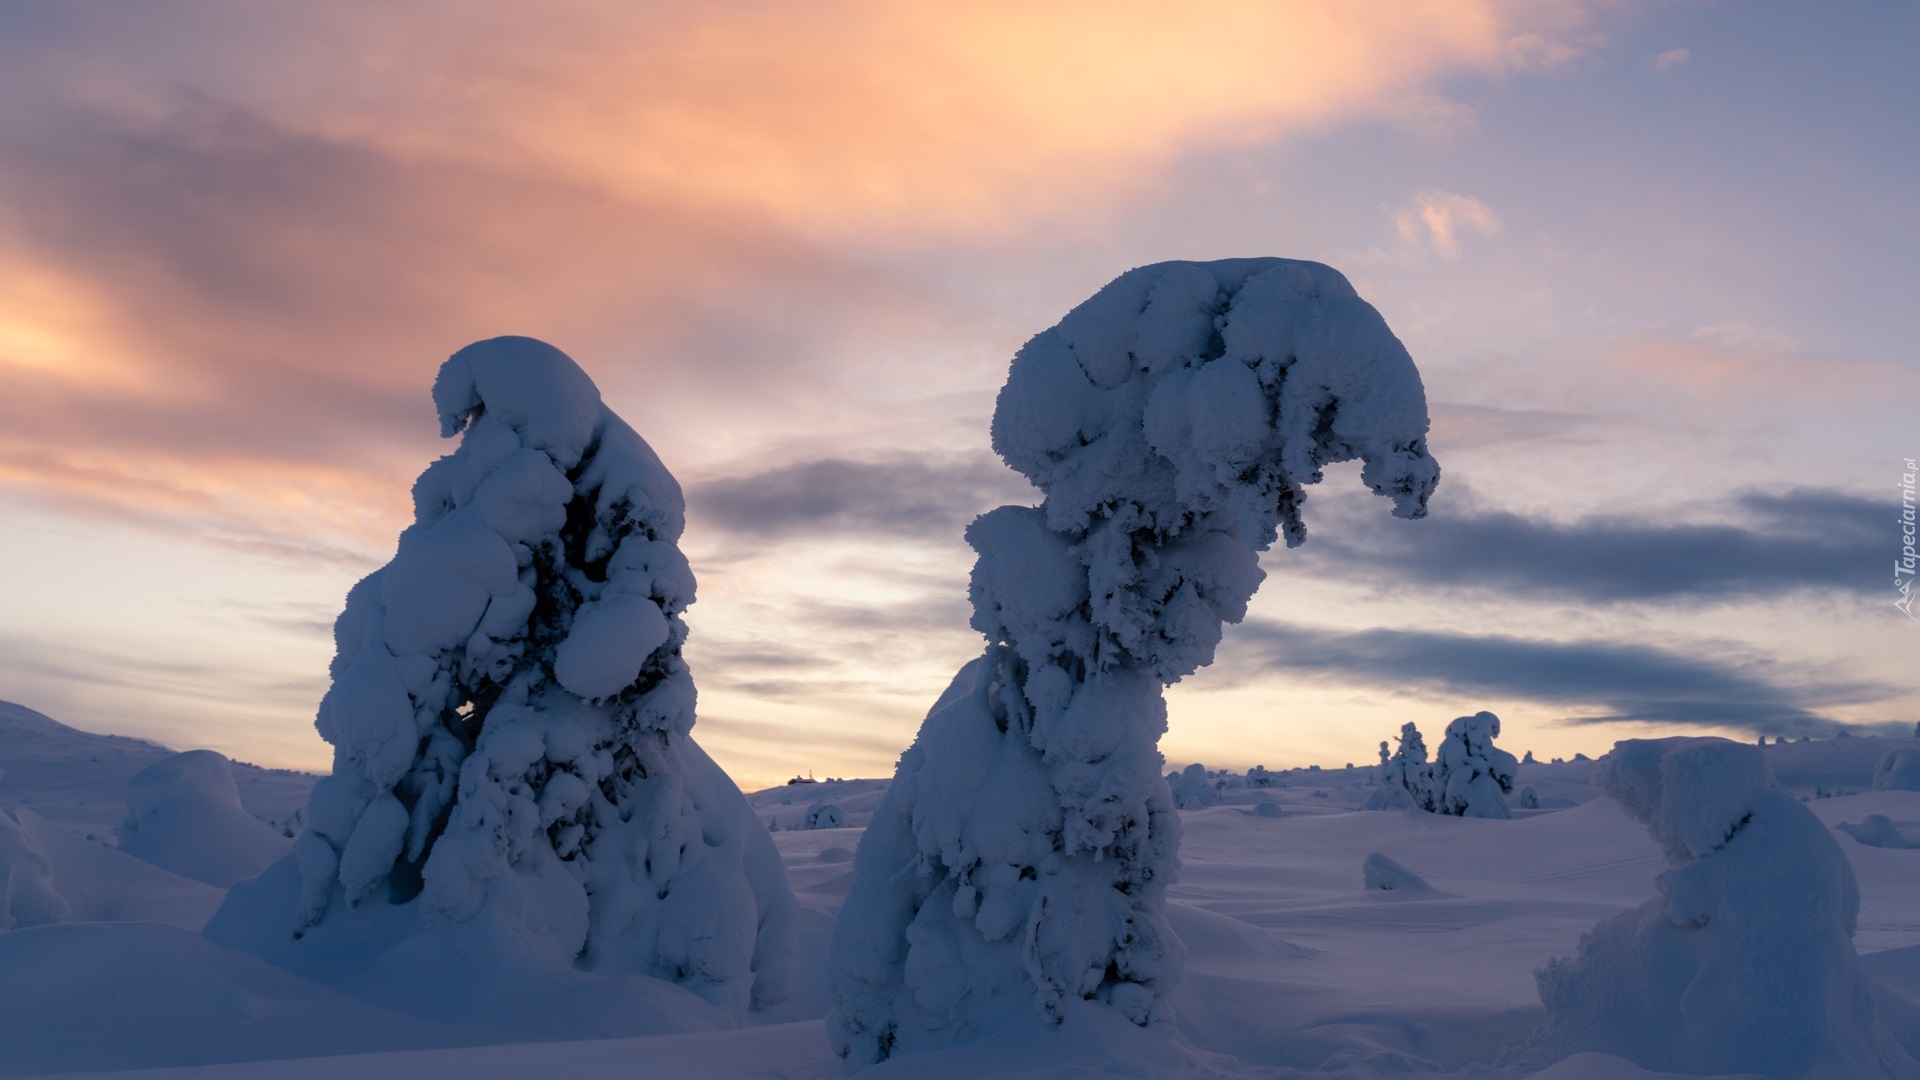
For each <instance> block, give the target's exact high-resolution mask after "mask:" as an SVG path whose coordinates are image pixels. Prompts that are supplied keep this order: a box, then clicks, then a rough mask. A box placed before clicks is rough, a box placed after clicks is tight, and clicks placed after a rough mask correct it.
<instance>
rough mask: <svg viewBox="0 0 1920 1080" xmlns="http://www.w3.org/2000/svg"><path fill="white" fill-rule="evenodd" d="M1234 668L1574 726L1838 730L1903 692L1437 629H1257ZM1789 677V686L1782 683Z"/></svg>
mask: <svg viewBox="0 0 1920 1080" xmlns="http://www.w3.org/2000/svg"><path fill="white" fill-rule="evenodd" d="M1228 641H1229V644H1228V646H1227V648H1228V649H1229V650H1231V651H1232V652H1233V654H1234V660H1233V663H1234V664H1235V665H1241V664H1253V665H1258V666H1262V667H1264V668H1265V669H1266V670H1269V671H1276V672H1287V673H1289V674H1295V675H1299V676H1304V677H1309V678H1314V679H1323V680H1329V681H1334V682H1341V683H1349V684H1353V685H1360V686H1367V687H1373V688H1380V687H1392V688H1399V689H1416V688H1426V689H1433V690H1441V691H1446V692H1449V693H1454V694H1463V695H1470V696H1478V697H1484V698H1486V699H1490V700H1493V699H1498V700H1508V701H1511V700H1521V701H1528V702H1534V703H1538V704H1539V705H1541V706H1544V707H1546V708H1549V709H1552V710H1555V711H1558V712H1559V713H1560V715H1559V717H1558V718H1559V719H1560V720H1561V722H1565V723H1580V724H1598V723H1620V722H1638V723H1647V724H1660V725H1665V726H1668V727H1688V726H1696V727H1735V728H1741V729H1744V730H1747V731H1753V732H1760V733H1765V734H1787V733H1793V734H1803V733H1807V732H1812V731H1818V732H1822V733H1826V732H1830V731H1832V730H1833V728H1834V723H1833V721H1832V720H1830V719H1829V718H1828V717H1826V716H1825V715H1824V714H1823V713H1822V712H1821V710H1822V709H1823V708H1829V707H1832V706H1836V705H1846V704H1855V703H1859V702H1864V701H1878V700H1882V699H1885V698H1889V697H1892V696H1894V695H1895V694H1896V693H1898V691H1897V690H1895V689H1893V688H1889V687H1884V686H1880V685H1877V684H1873V683H1865V682H1832V681H1828V680H1824V679H1821V678H1819V677H1817V676H1813V675H1803V676H1802V677H1800V678H1798V679H1794V678H1792V676H1791V674H1790V673H1789V672H1786V671H1783V669H1782V665H1779V664H1777V663H1772V662H1770V661H1769V660H1767V659H1766V658H1758V657H1745V658H1723V657H1720V656H1717V655H1715V651H1714V650H1711V649H1709V648H1706V647H1704V646H1703V647H1699V648H1694V649H1689V650H1687V651H1681V650H1679V649H1677V648H1661V647H1657V646H1652V645H1644V644H1629V643H1625V642H1617V641H1541V640H1530V639H1521V638H1512V637H1501V636H1494V635H1473V634H1461V633H1446V632H1438V631H1414V630H1366V631H1359V632H1343V631H1336V630H1327V629H1321V628H1314V627H1307V626H1301V625H1297V624H1291V623H1282V622H1276V621H1271V620H1255V621H1250V622H1249V623H1248V624H1247V625H1246V626H1244V627H1242V628H1240V629H1238V630H1236V631H1235V632H1234V634H1233V635H1230V636H1229V639H1228ZM1782 675H1787V676H1788V678H1782V677H1781V676H1782Z"/></svg>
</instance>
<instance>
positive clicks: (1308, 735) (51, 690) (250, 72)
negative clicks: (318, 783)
mask: <svg viewBox="0 0 1920 1080" xmlns="http://www.w3.org/2000/svg"><path fill="white" fill-rule="evenodd" d="M1171 11H1172V9H1170V8H1168V7H1167V6H1166V5H1165V4H1146V3H1112V2H1108V3H1100V4H1092V3H1081V2H1063V3H1048V4H1032V3H1020V4H1014V3H1000V2H998V0H994V2H988V3H982V4H975V5H967V6H964V7H958V8H956V7H954V6H953V5H948V4H931V3H916V2H906V3H899V2H886V3H882V2H877V0H826V2H820V3H804V4H803V3H794V2H774V0H768V2H752V3H744V4H737V5H725V6H714V5H702V4H694V3H687V2H680V0H669V2H666V3H659V4H646V5H639V4H624V3H607V2H595V0H567V2H565V3H559V4H549V5H542V6H541V7H540V8H539V10H538V12H537V14H536V13H534V12H533V11H532V9H528V8H524V7H519V6H514V5H495V6H494V7H493V8H491V9H489V8H486V7H483V6H480V5H474V4H465V3H462V4H454V3H450V2H445V0H426V2H401V3H379V4H375V3H342V4H329V5H319V6H307V7H301V8H288V7H283V6H261V5H251V4H241V3H233V2H226V3H221V2H204V3H195V2H187V3H180V4H170V5H166V6H165V8H164V9H162V8H157V7H145V6H114V5H92V4H63V5H10V6H6V7H3V8H0V515H3V517H0V521H4V523H5V528H4V529H0V566H4V567H5V570H4V571H0V699H6V700H12V701H17V702H19V703H21V704H25V705H28V706H30V707H33V708H36V709H39V710H41V711H43V712H46V713H48V714H50V715H52V716H54V717H55V718H57V719H60V720H63V721H65V722H67V723H70V724H73V725H75V726H78V727H83V728H88V729H90V730H96V731H111V732H117V733H125V734H131V735H138V736H143V737H147V738H152V739H155V740H157V741H160V742H164V743H166V744H168V745H171V746H175V747H180V748H186V747H190V746H207V747H211V748H214V749H217V750H220V751H222V752H225V753H227V754H230V755H233V756H235V757H238V758H242V759H246V760H250V761H254V762H257V763H260V764H266V765H285V766H294V767H301V768H312V769H324V768H325V767H326V765H327V762H328V760H329V757H328V748H327V747H326V746H325V744H323V743H322V742H321V741H320V740H319V738H318V736H317V735H316V734H315V733H314V731H313V727H312V718H313V710H314V706H315V705H316V703H317V702H318V700H319V697H320V695H321V693H323V692H324V690H325V687H326V683H325V671H326V663H327V660H328V658H329V656H330V655H331V652H332V645H331V641H330V637H329V632H330V631H329V627H330V624H331V621H332V618H333V616H334V615H335V614H336V613H337V612H338V609H339V606H340V604H341V602H342V600H343V598H344V596H345V594H346V590H347V588H348V587H349V586H350V585H351V584H352V583H353V582H354V581H355V580H357V579H358V578H359V577H360V576H362V575H364V574H365V573H367V572H368V571H369V570H371V569H373V568H374V567H376V566H378V565H380V564H381V563H382V562H384V561H385V560H386V559H387V558H388V557H389V556H390V555H391V553H392V546H393V539H394V536H395V534H396V533H397V532H398V530H399V528H400V527H401V526H402V525H403V524H404V523H405V521H406V520H407V516H408V513H409V504H408V497H407V491H408V487H409V485H410V484H411V482H412V478H413V477H414V476H415V475H417V474H418V472H419V471H420V469H421V468H422V467H424V466H425V464H426V463H427V462H428V461H430V460H431V459H432V457H433V456H434V455H436V454H439V453H443V452H447V451H449V450H451V445H450V444H441V443H440V442H439V440H438V439H436V438H435V434H436V431H437V428H436V424H435V422H434V416H433V410H432V407H431V404H430V402H429V400H428V387H429V385H430V383H431V380H432V376H433V373H434V370H435V369H436V367H437V366H438V364H439V362H440V361H441V360H442V359H444V358H445V357H446V356H447V355H448V354H449V353H451V352H452V351H453V350H455V349H457V348H458V347H460V346H461V345H464V344H466V343H467V342H469V341H473V340H476V339H479V338H484V337H491V336H494V335H498V334H506V333H514V334H527V335H532V336H536V337H540V338H543V339H546V340H548V341H551V342H553V343H554V344H556V345H558V346H559V347H561V348H562V349H565V350H566V351H567V352H568V353H570V354H571V355H572V356H573V357H574V358H575V359H576V360H578V361H579V362H580V363H581V365H582V366H583V367H585V368H586V369H587V370H588V372H589V373H590V374H592V375H593V376H594V378H595V379H596V380H597V381H598V382H599V384H600V386H601V388H602V391H603V393H604V394H605V396H606V398H607V400H608V402H609V403H610V404H611V405H612V406H613V407H614V408H615V410H616V411H618V412H619V413H621V414H622V415H623V416H624V417H625V418H626V419H627V420H628V421H629V422H630V423H631V424H633V426H634V427H635V428H636V429H637V430H639V431H640V432H641V433H642V434H643V435H644V436H646V437H647V438H648V439H649V441H651V442H652V443H653V445H654V447H655V448H656V450H658V451H659V453H660V455H661V457H662V458H663V459H664V460H665V461H666V463H667V464H668V466H669V467H670V468H672V469H673V470H674V471H675V472H676V473H677V475H678V476H679V477H680V479H681V481H682V483H683V485H684V486H685V487H686V489H687V491H688V497H689V502H690V507H691V511H690V516H689V522H690V524H689V528H688V531H687V536H686V538H685V541H684V544H685V547H686V549H687V551H688V552H689V554H690V556H691V558H692V560H693V564H694V568H695V571H696V573H697V574H698V575H699V578H700V588H701V593H700V600H699V602H698V603H697V604H696V605H695V606H694V607H693V608H692V609H691V610H690V612H689V613H688V620H689V622H690V624H691V626H692V630H693V640H692V642H691V643H690V644H689V646H688V650H687V655H688V657H689V660H690V662H691V664H692V666H693V671H694V678H695V681H696V683H697V684H698V685H699V687H700V693H701V705H700V720H699V724H698V726H697V727H696V729H695V733H696V736H697V737H698V738H699V740H700V741H701V743H702V745H704V746H706V747H707V748H708V749H709V751H711V752H712V753H713V754H714V756H715V757H716V758H717V759H718V760H719V761H720V762H721V763H722V764H723V765H725V766H727V767H728V768H729V770H730V771H732V772H733V774H734V775H735V777H736V779H738V780H739V781H740V782H741V784H742V786H743V787H746V788H749V789H752V788H754V787H759V786H764V785H767V784H770V783H776V782H778V781H780V780H783V779H785V778H786V777H788V776H791V775H794V774H795V773H807V772H812V773H813V774H815V775H819V776H826V775H835V776H841V775H866V776H874V775H887V774H888V773H890V772H891V768H892V763H893V759H894V758H895V757H896V756H897V755H898V754H899V752H900V750H902V749H903V748H904V747H905V746H906V744H907V742H908V741H909V740H910V739H911V738H912V735H913V732H914V730H915V729H916V728H917V726H918V723H919V720H920V718H921V716H922V715H923V714H924V712H925V711H926V709H927V707H928V706H929V705H930V704H932V702H933V700H934V698H935V697H936V696H937V695H938V693H939V691H940V690H941V688H942V687H943V686H944V684H945V682H946V680H947V679H948V678H949V677H950V676H951V675H952V673H953V672H954V671H955V669H956V668H958V666H959V665H960V664H961V663H963V662H964V661H965V660H966V659H967V658H968V657H970V656H971V655H973V654H974V653H975V652H976V651H977V649H978V647H979V640H978V637H977V635H976V634H974V633H973V632H972V631H971V630H969V629H968V628H967V625H966V613H967V604H966V575H967V571H968V568H969V566H970V565H971V561H972V559H971V553H970V552H969V551H968V550H967V548H966V546H965V544H964V543H963V542H962V541H961V539H960V533H961V529H962V528H964V526H965V524H966V522H967V521H968V520H969V519H970V518H971V517H972V516H973V515H974V514H976V513H979V512H980V511H983V510H985V509H988V508H990V507H992V506H994V505H997V504H999V503H1002V502H1007V501H1024V500H1026V499H1029V498H1030V497H1031V493H1030V492H1029V491H1028V490H1027V489H1026V488H1025V485H1024V482H1023V481H1021V480H1020V479H1019V478H1018V477H1016V476H1014V475H1013V474H1012V473H1010V472H1008V471H1007V470H1005V469H1004V468H1003V467H1001V466H1000V465H999V464H998V463H997V461H995V460H994V459H993V458H992V456H991V453H990V451H989V450H988V449H987V422H988V419H989V417H990V415H991V411H992V403H993V395H994V393H995V392H996V391H997V389H998V387H999V384H1000V382H1001V380H1002V379H1003V378H1004V376H1005V372H1006V364H1007V361H1008V360H1009V359H1010V358H1011V356H1012V354H1013V352H1014V350H1015V349H1017V348H1018V347H1019V345H1020V343H1021V342H1022V341H1024V340H1025V339H1026V338H1027V337H1028V336H1030V335H1032V334H1033V333H1035V332H1038V331H1039V330H1042V329H1044V328H1046V327H1047V326H1049V325H1051V324H1052V323H1053V322H1055V321H1056V320H1057V319H1058V318H1059V317H1060V316H1061V315H1063V314H1064V313H1065V312H1066V311H1067V309H1068V308H1070V307H1071V306H1072V305H1073V304H1074V303H1076V302H1078V301H1079V300H1081V299H1083V298H1085V297H1086V296H1089V295H1091V294H1092V293H1093V292H1094V291H1095V290H1096V289H1097V288H1098V287H1099V286H1101V285H1102V284H1104V283H1105V282H1107V281H1108V280H1110V279H1111V278H1113V277H1114V276H1116V275H1117V274H1119V273H1120V272H1121V271H1123V270H1125V269H1128V268H1129V267H1132V266H1136V265H1140V264H1143V263H1148V262H1156V261H1160V260H1163V259H1171V258H1192V259H1212V258H1223V257H1229V256H1242V255H1279V256H1287V257H1293V258H1308V259H1316V260H1320V261H1323V262H1327V263H1329V264H1331V265H1333V266H1335V267H1336V268H1338V269H1340V270H1342V271H1343V272H1345V273H1346V274H1347V275H1348V276H1349V277H1350V278H1351V279H1352V280H1353V281H1354V283H1355V285H1356V286H1357V287H1358V288H1359V289H1360V291H1361V293H1362V295H1363V296H1365V297H1367V298H1368V299H1369V300H1371V301H1372V302H1373V303H1374V304H1375V305H1376V306H1378V307H1379V308H1380V310H1381V312H1382V314H1383V315H1385V316H1386V318H1387V321H1388V323H1389V324H1390V325H1391V326H1392V327H1393V328H1394V330H1395V331H1396V332H1397V333H1398V334H1399V335H1400V336H1401V338H1402V339H1403V340H1404V341H1405V342H1406V343H1407V345H1408V347H1409V349H1410V350H1411V351H1412V353H1413V355H1414V357H1415V359H1416V361H1418V362H1419V364H1420V366H1421V369H1422V371H1423V373H1424V375H1425V378H1426V383H1427V389H1428V396H1429V399H1430V401H1431V402H1432V405H1433V415H1434V431H1433V436H1432V440H1431V442H1432V446H1433V449H1434V453H1435V456H1437V457H1438V458H1439V459H1440V460H1441V462H1442V465H1443V468H1444V470H1445V474H1444V478H1443V480H1442V482H1441V487H1440V493H1439V495H1438V496H1436V498H1435V501H1434V503H1433V514H1432V517H1431V518H1429V519H1428V520H1426V521H1420V522H1411V523H1409V522H1402V521H1397V520H1393V519H1391V518H1389V517H1388V515H1387V512H1386V508H1385V506H1384V505H1374V504H1376V503H1379V500H1375V499H1372V498H1371V497H1369V496H1367V495H1366V494H1365V492H1364V491H1362V490H1361V488H1360V486H1359V484H1358V480H1357V472H1356V470H1353V469H1340V470H1334V471H1332V472H1331V473H1330V475H1329V476H1328V478H1327V480H1326V482H1325V483H1323V484H1322V485H1320V487H1319V488H1317V489H1313V497H1312V500H1311V501H1310V503H1309V504H1308V506H1307V514H1306V516H1307V519H1308V526H1309V529H1310V532H1311V537H1310V539H1309V540H1308V542H1307V544H1306V546H1305V547H1303V548H1300V549H1298V550H1295V551H1291V552H1289V551H1284V550H1282V551H1276V552H1272V553H1270V554H1269V555H1268V556H1267V557H1266V558H1265V559H1264V561H1263V565H1264V566H1265V567H1266V568H1267V570H1268V573H1269V577H1268V579H1267V582H1266V584H1265V585H1264V586H1263V588H1262V590H1261V592H1260V594H1259V596H1258V597H1257V598H1256V599H1255V602H1254V605H1253V611H1252V614H1251V615H1250V617H1249V619H1248V622H1247V623H1246V624H1245V625H1243V626H1241V627H1238V628H1233V629H1230V630H1229V632H1228V637H1227V644H1226V645H1225V646H1224V647H1223V648H1222V651H1221V654H1220V658H1219V660H1218V661H1217V662H1216V663H1215V665H1214V666H1213V667H1212V668H1209V669H1207V670H1205V671H1203V672H1201V673H1200V674H1199V675H1198V676H1196V677H1194V678H1192V679H1190V680H1188V681H1187V682H1186V683H1184V684H1182V685H1180V686H1178V687H1176V688H1175V689H1174V690H1173V691H1172V692H1171V694H1170V698H1169V700H1170V705H1171V713H1172V717H1171V730H1170V732H1169V734H1168V735H1167V737H1166V739H1165V740H1164V742H1163V748H1164V749H1165V751H1166V753H1167V757H1168V759H1169V761H1170V762H1171V763H1173V764H1176V765H1178V764H1184V763H1186V762H1189V761H1194V760H1201V761H1205V762H1206V763H1208V764H1209V765H1224V766H1234V767H1242V768H1244V767H1245V766H1248V765H1251V764H1254V763H1256V762H1258V763H1265V764H1267V765H1269V766H1276V767H1277V766H1281V765H1294V764H1304V763H1308V762H1318V763H1322V764H1340V763H1344V762H1346V761H1355V762H1360V761H1367V760H1371V758H1372V755H1373V752H1374V751H1373V747H1374V746H1375V745H1376V744H1377V743H1378V742H1379V741H1380V740H1381V739H1384V738H1387V737H1388V736H1389V735H1390V734H1391V733H1392V732H1394V731H1397V729H1398V727H1399V725H1400V724H1401V723H1403V722H1405V721H1407V720H1413V721H1416V722H1418V723H1419V724H1420V725H1421V727H1422V728H1423V729H1424V730H1427V731H1428V732H1430V733H1432V732H1435V731H1437V730H1438V729H1439V728H1442V727H1444V725H1445V723H1446V721H1447V720H1449V719H1451V718H1452V717H1454V716H1457V715H1460V714H1462V713H1466V712H1472V711H1474V710H1476V709H1480V708H1490V709H1492V710H1494V711H1495V712H1498V713H1499V714H1500V715H1501V716H1502V717H1503V718H1504V719H1505V721H1506V725H1507V729H1506V735H1505V737H1504V738H1503V740H1502V741H1503V743H1505V744H1507V745H1509V746H1510V747H1511V748H1513V749H1514V750H1515V751H1516V752H1518V751H1521V750H1525V749H1532V750H1534V751H1535V753H1536V754H1539V755H1541V756H1547V755H1550V754H1558V755H1570V754H1571V753H1573V752H1574V751H1576V750H1583V751H1586V752H1588V753H1597V752H1600V751H1602V750H1604V749H1605V748H1606V747H1607V745H1609V743H1610V741H1611V740H1612V739H1614V738H1617V737H1623V736H1626V735H1639V734H1645V733H1647V732H1649V731H1681V730H1688V731H1710V732H1718V733H1723V734H1730V735H1735V736H1737V737H1742V738H1751V737H1752V736H1753V734H1754V733H1756V732H1758V733H1765V734H1769V735H1778V734H1783V733H1785V734H1794V735H1798V734H1802V733H1820V734H1825V733H1829V732H1831V731H1832V730H1833V728H1834V727H1835V725H1836V724H1847V725H1854V726H1857V727H1860V728H1862V729H1871V728H1874V727H1889V728H1898V729H1899V730H1902V731H1910V730H1912V728H1913V725H1914V723H1915V721H1916V720H1920V681H1917V680H1916V679H1915V678H1914V677H1913V674H1912V659H1913V657H1914V654H1915V644H1916V642H1920V637H1917V636H1916V635H1920V623H1915V622H1913V621H1912V620H1910V619H1909V618H1908V617H1906V616H1905V615H1903V614H1902V613H1901V612H1899V611H1898V610H1896V609H1895V608H1894V606H1893V600H1894V599H1895V598H1896V595H1895V593H1894V588H1893V571H1892V566H1893V563H1894V560H1895V558H1896V557H1897V556H1898V555H1899V526H1898V524H1897V523H1896V522H1897V519H1898V517H1899V507H1900V498H1899V481H1900V474H1901V471H1902V462H1903V459H1906V458H1910V457H1915V456H1916V455H1920V426H1916V425H1915V424H1914V423H1913V420H1912V416H1913V412H1914V407H1915V402H1916V401H1920V393H1917V392H1920V357H1916V355H1915V354H1914V352H1913V350H1912V346H1911V342H1912V340H1913V336H1914V328H1913V320H1912V311H1913V302H1912V298H1911V295H1910V294H1911V290H1912V287H1913V284H1914V282H1915V281H1920V254H1916V253H1920V203H1916V202H1915V201H1914V200H1913V198H1912V190H1913V183H1914V177H1915V176H1916V175H1920V147H1916V142H1917V141H1920V127H1916V125H1915V124H1914V123H1913V120H1912V117H1911V115H1910V109H1911V102H1913V101H1915V100H1920V73H1916V70H1915V68H1914V65H1913V64H1912V63H1911V57H1912V55H1913V54H1914V52H1915V51H1916V50H1917V49H1920V14H1916V9H1914V8H1913V7H1912V6H1911V5H1907V4H1900V3H1892V2H1888V3H1878V4H1852V5H1845V6H1843V7H1839V8H1834V7H1826V6H1819V5H1804V4H1793V3H1787V2H1784V0H1778V2H1773V0H1769V2H1759V3H1750V4H1740V5H1734V4H1732V3H1709V2H1686V3H1637V2H1626V3H1616V2H1611V0H1609V2H1598V0H1594V2H1582V0H1566V2H1555V0H1543V2H1537V3H1535V2H1525V0H1517V2H1493V0H1487V2H1478V0H1434V2H1411V3H1409V2H1395V3H1352V4H1337V5H1329V4H1323V3H1308V2H1297V3H1295V2H1280V0H1261V2H1251V3H1244V4H1227V5H1222V6H1218V7H1216V8H1214V9H1212V10H1211V11H1210V14H1209V15H1208V17H1207V18H1205V19H1193V18H1179V17H1175V16H1174V15H1172V14H1171Z"/></svg>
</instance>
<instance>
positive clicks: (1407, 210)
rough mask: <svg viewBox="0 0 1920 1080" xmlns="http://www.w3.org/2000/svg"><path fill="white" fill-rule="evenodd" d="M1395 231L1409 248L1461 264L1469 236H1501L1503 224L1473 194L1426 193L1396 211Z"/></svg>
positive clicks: (1423, 192)
mask: <svg viewBox="0 0 1920 1080" xmlns="http://www.w3.org/2000/svg"><path fill="white" fill-rule="evenodd" d="M1393 228H1394V232H1396V233H1398V234H1399V236H1400V241H1401V242H1402V243H1403V244H1405V245H1407V246H1408V247H1410V248H1413V249H1416V250H1427V251H1432V252H1434V253H1435V254H1437V255H1439V256H1440V257H1441V258H1443V259H1446V260H1448V261H1449V262H1458V261H1460V241H1461V240H1462V239H1463V238H1464V237H1465V236H1466V235H1468V234H1472V235H1475V236H1482V237H1488V236H1499V235H1500V230H1501V224H1500V217H1499V215H1498V214H1495V213H1494V212H1493V208H1492V207H1489V206H1488V205H1487V204H1486V203H1483V202H1481V201H1480V200H1479V199H1476V198H1474V197H1473V196H1471V195H1456V194H1454V193H1453V192H1450V191H1437V190H1427V191H1422V192H1421V193H1420V194H1418V195H1416V196H1414V198H1413V201H1412V202H1409V203H1407V204H1405V205H1403V206H1398V207H1395V208H1394V210H1393Z"/></svg>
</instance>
